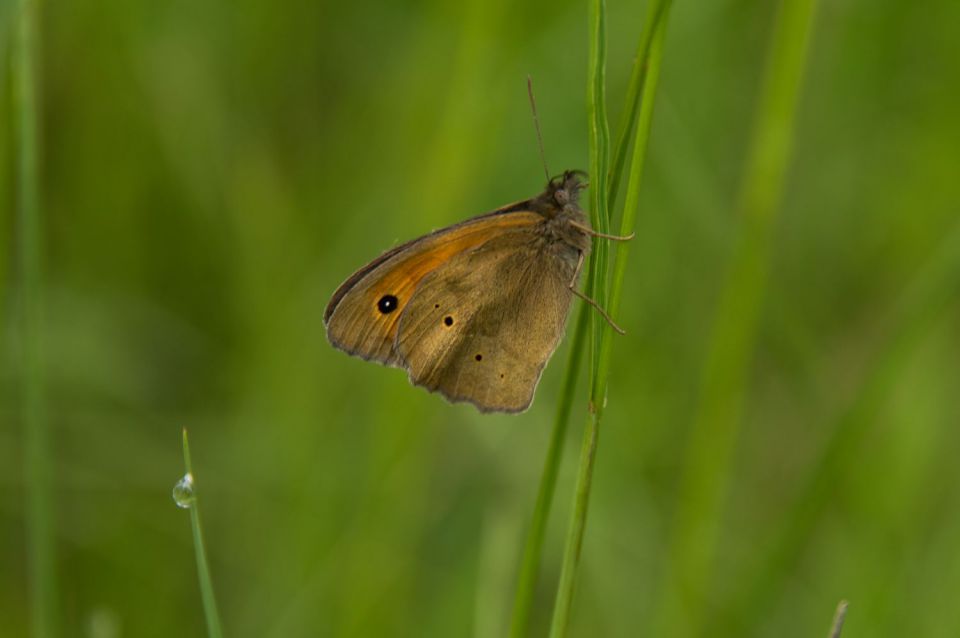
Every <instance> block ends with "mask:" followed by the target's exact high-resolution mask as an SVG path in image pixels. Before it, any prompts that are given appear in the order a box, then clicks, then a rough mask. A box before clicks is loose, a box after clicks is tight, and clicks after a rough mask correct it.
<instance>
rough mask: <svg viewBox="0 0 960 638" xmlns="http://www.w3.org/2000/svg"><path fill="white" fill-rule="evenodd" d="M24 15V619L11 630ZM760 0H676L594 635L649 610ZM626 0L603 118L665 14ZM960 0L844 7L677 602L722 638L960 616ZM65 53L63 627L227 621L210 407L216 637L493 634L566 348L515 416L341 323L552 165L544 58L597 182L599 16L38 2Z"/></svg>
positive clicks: (561, 499)
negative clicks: (690, 582) (204, 579)
mask: <svg viewBox="0 0 960 638" xmlns="http://www.w3.org/2000/svg"><path fill="white" fill-rule="evenodd" d="M9 4H10V3H3V4H2V5H0V7H2V9H0V11H2V13H0V18H3V20H2V21H0V25H2V27H3V28H2V29H0V45H2V47H3V48H2V49H0V53H2V55H3V62H4V63H3V65H0V69H2V72H0V79H2V80H3V81H2V83H0V98H2V99H0V115H2V119H0V123H2V126H0V145H2V146H0V167H2V168H3V171H2V172H0V188H2V191H0V222H2V223H0V238H2V240H3V243H2V246H3V249H2V250H3V252H2V255H3V257H4V259H3V260H2V261H0V275H2V277H3V278H2V280H0V281H2V283H0V295H2V297H0V303H2V306H0V308H2V311H3V320H4V331H3V337H4V342H3V346H4V348H3V355H4V357H3V360H2V364H3V367H2V373H3V377H2V380H3V382H2V385H0V490H2V491H0V539H2V540H3V550H2V551H0V618H2V619H3V629H2V632H3V635H11V636H21V635H27V631H28V629H27V623H28V608H27V600H26V596H27V591H28V589H27V587H26V581H27V565H26V558H25V556H26V553H25V547H26V544H27V539H26V538H25V531H24V525H23V519H24V512H25V504H24V496H23V495H24V485H23V478H22V477H23V469H24V468H23V465H24V463H23V458H22V453H21V450H22V447H23V445H22V444H23V432H22V428H21V427H20V423H19V417H18V415H19V411H18V407H17V406H18V401H19V398H18V381H19V379H18V367H17V359H16V356H15V355H16V350H17V348H16V345H17V344H16V343H15V339H16V331H15V330H14V328H13V325H12V324H13V318H14V317H15V316H16V312H15V311H16V307H17V300H18V295H17V290H16V287H15V286H14V282H15V275H16V273H15V268H14V263H15V261H14V258H13V256H14V254H15V251H17V250H18V246H17V245H16V244H15V241H14V237H16V233H15V230H14V228H15V227H14V222H15V215H14V195H13V184H14V178H13V175H12V170H13V166H14V164H15V162H14V160H13V153H14V150H15V149H14V146H13V144H12V141H11V135H10V134H9V130H10V127H9V125H10V124H12V117H11V98H10V79H9V78H10V74H9V65H8V60H9V42H10V38H9V33H8V24H9V22H8V21H7V18H9V16H10V13H9V11H10V10H9V8H8V5H9ZM774 6H775V3H764V2H742V1H726V0H725V1H723V2H715V3H690V2H686V3H685V2H675V3H674V7H673V10H672V15H671V19H670V27H669V30H668V33H667V38H666V45H665V49H664V55H663V69H662V71H661V76H660V90H659V96H658V104H657V109H656V112H655V115H654V126H653V135H652V139H651V145H650V150H649V156H648V160H647V168H646V177H645V189H644V192H643V194H642V197H641V210H640V217H639V221H638V228H637V231H638V237H637V239H636V240H635V241H634V244H633V245H632V246H631V257H630V263H629V264H628V273H627V285H626V287H625V294H624V297H623V303H622V310H621V314H620V316H619V317H618V321H619V322H620V323H621V324H622V325H623V326H624V327H626V328H627V330H628V333H629V334H628V335H627V336H626V337H623V338H619V339H618V340H617V341H616V342H615V347H614V354H613V360H612V369H611V374H610V391H609V405H608V408H607V413H606V421H605V427H604V432H603V436H602V439H601V442H600V448H599V456H598V460H597V468H596V476H595V481H594V485H593V499H592V504H591V512H590V520H589V523H588V528H587V536H586V540H585V546H584V557H583V562H582V570H581V573H580V576H579V585H578V593H577V598H576V608H575V611H574V620H573V622H574V632H573V633H574V634H575V635H583V636H635V635H638V634H641V633H642V632H643V631H645V630H647V629H649V628H650V627H651V626H652V625H653V623H654V619H656V618H657V614H658V611H659V610H658V609H657V606H658V605H659V604H660V603H661V600H662V596H661V592H662V588H663V586H664V583H666V582H668V580H669V573H668V571H669V563H668V562H667V557H668V555H669V552H668V551H667V550H666V548H667V547H668V546H670V545H671V543H672V536H671V532H672V528H673V526H674V524H675V519H674V515H675V512H676V510H677V507H678V504H677V500H676V496H677V493H678V488H679V485H678V482H679V477H680V476H681V475H683V473H684V472H686V473H691V472H692V473H694V474H695V473H696V472H697V471H698V468H697V467H687V466H684V461H685V460H686V459H687V458H688V457H687V454H686V452H687V450H686V445H687V442H688V438H689V437H688V435H689V433H690V428H691V424H692V423H693V422H694V419H695V415H696V412H697V409H698V405H699V401H700V387H701V381H702V377H703V369H704V361H705V358H706V356H707V350H708V344H709V340H710V338H711V336H712V334H711V327H712V325H713V317H714V315H715V312H716V306H717V301H718V294H719V290H721V288H722V285H723V281H724V273H725V272H726V268H727V264H728V262H729V259H730V256H731V254H732V252H733V251H734V250H735V249H736V246H735V244H734V239H735V238H736V237H737V232H736V229H737V224H738V220H737V218H736V217H735V214H734V210H735V206H736V196H737V189H738V185H739V182H740V178H741V175H742V171H743V162H744V159H745V155H746V148H747V144H748V137H749V131H750V130H751V128H752V126H753V107H754V104H755V100H756V96H757V90H758V82H759V78H760V76H761V73H762V60H763V58H764V55H765V53H766V50H767V44H768V36H769V30H770V25H771V21H772V17H773V11H774ZM608 11H609V19H608V25H609V27H610V29H609V37H610V40H609V48H608V62H609V70H608V78H609V80H610V85H609V87H608V90H609V98H608V101H609V104H610V107H611V109H612V110H613V111H612V113H611V121H613V122H616V121H617V117H618V115H619V113H618V112H617V109H618V108H619V107H620V104H621V102H622V96H623V93H624V90H625V83H626V81H627V77H628V74H629V69H630V64H631V58H632V55H633V53H634V47H635V43H636V38H637V36H638V34H639V30H640V23H641V20H642V19H643V16H644V15H645V14H644V7H643V6H642V5H641V4H631V3H628V2H614V1H612V0H611V2H610V5H609V7H608ZM958 23H960V5H957V4H956V3H953V2H949V1H947V0H938V1H936V2H930V3H925V4H923V5H920V4H911V3H895V2H891V1H886V2H867V1H865V0H851V1H850V2H846V3H839V4H838V3H822V6H821V8H820V12H819V15H818V17H817V22H816V26H815V28H814V36H813V40H812V42H811V46H810V55H811V58H810V60H809V63H808V65H807V73H806V77H805V82H804V85H803V90H802V93H801V101H800V104H799V110H798V120H797V122H796V142H795V144H794V154H793V157H792V160H791V161H790V165H789V169H788V173H787V181H786V189H785V194H784V198H783V201H782V205H781V209H780V213H779V218H778V221H777V224H776V227H775V230H774V237H773V239H772V246H773V250H772V253H771V255H770V262H769V266H768V267H769V273H768V279H767V283H766V287H765V292H764V295H763V303H762V308H761V311H760V317H759V321H758V324H757V326H756V327H755V331H754V335H753V337H754V339H755V341H756V347H755V351H754V355H753V356H752V358H751V362H750V365H749V377H748V379H747V381H746V396H745V400H744V406H743V416H742V424H741V425H740V432H739V436H738V438H737V440H736V448H735V452H734V463H732V465H731V466H730V467H729V468H728V474H727V475H725V476H723V477H711V476H704V477H700V478H701V479H702V480H704V481H710V480H722V481H723V482H725V483H726V484H727V485H728V489H727V490H726V492H725V496H724V499H723V509H722V514H721V518H720V521H719V525H718V528H717V529H716V534H717V535H716V538H714V539H712V540H711V542H712V543H713V544H714V545H715V550H716V552H715V558H714V560H713V568H712V572H711V574H712V575H711V579H710V582H711V586H710V587H709V588H708V593H707V596H706V599H705V600H698V601H695V602H693V603H691V604H694V605H696V608H695V609H689V610H687V611H688V612H690V613H692V614H696V615H697V616H698V617H700V618H702V619H703V623H704V625H703V626H704V635H709V636H722V635H737V636H740V635H769V636H797V637H800V636H812V635H822V634H824V633H825V631H826V627H827V625H828V623H829V619H830V616H831V614H832V610H833V607H834V605H835V604H836V602H837V600H839V599H840V598H841V597H846V598H848V599H849V600H850V601H851V610H850V615H849V617H848V625H847V629H846V631H845V634H844V635H845V636H903V635H924V636H955V635H957V633H958V632H960V611H958V609H957V606H956V605H955V604H954V601H955V600H956V599H957V597H958V595H960V552H958V551H957V548H958V541H957V539H958V538H960V507H958V504H960V469H958V466H957V463H956V461H955V459H954V456H955V455H956V451H957V450H958V449H960V428H958V427H957V426H958V424H960V402H958V400H957V396H956V389H957V386H958V382H960V357H958V353H960V330H958V328H960V322H958V318H960V312H958V311H960V304H958V295H957V293H958V292H960V264H958V262H960V179H958V175H960V154H958V152H957V148H958V146H957V140H960V118H957V113H958V112H960V83H958V82H957V81H956V80H957V78H958V77H960V56H957V55H956V26H955V25H956V24H958ZM41 38H42V48H41V51H40V61H41V68H42V77H41V82H40V91H41V100H42V111H41V123H42V144H41V172H40V176H41V188H42V197H41V201H42V203H43V209H42V213H43V215H44V227H45V230H46V235H45V246H44V272H45V279H46V284H45V289H44V296H45V301H44V303H45V312H46V319H45V322H44V324H43V326H42V331H43V335H44V352H45V355H46V359H47V360H46V361H45V365H44V368H45V373H46V377H47V378H46V384H47V397H48V401H49V406H48V409H47V413H48V416H49V418H50V427H51V431H52V440H53V444H54V449H53V464H54V467H55V468H56V500H55V503H56V508H55V512H54V514H55V516H56V520H57V530H58V536H57V539H58V545H57V550H58V557H59V560H58V568H59V573H60V594H59V598H60V606H61V608H62V614H61V620H62V622H61V624H62V626H63V627H64V633H65V634H66V635H77V636H80V635H83V636H87V635H92V636H102V637H106V636H110V635H115V634H111V633H110V632H111V630H112V629H117V628H119V629H120V630H121V631H122V634H123V635H131V636H170V635H183V636H191V635H193V636H201V635H203V632H204V622H203V618H202V612H201V605H200V598H199V593H198V589H197V581H196V572H195V565H194V557H193V548H192V546H191V534H190V528H189V524H188V522H187V518H186V516H185V515H184V512H182V511H181V510H179V509H177V508H176V507H175V506H174V504H173V502H172V500H171V498H170V489H171V487H172V486H173V483H174V482H175V481H176V480H177V478H178V477H179V476H180V473H181V467H182V465H181V458H180V429H181V427H183V426H187V427H189V428H190V432H191V441H192V450H193V457H194V467H195V474H196V478H197V481H198V484H199V485H200V486H201V489H202V490H203V495H204V496H203V508H204V523H205V535H206V540H207V548H208V552H209V557H210V561H211V567H212V570H213V577H214V581H215V585H216V589H217V594H218V601H219V604H220V611H221V615H222V617H223V621H224V626H225V631H226V633H227V635H233V636H294V635H324V636H368V635H369V636H374V635H402V636H465V635H476V636H483V637H486V636H500V635H502V634H503V631H504V627H505V626H506V621H507V614H508V613H509V609H510V602H511V598H512V594H513V587H514V580H515V570H516V566H517V563H518V558H519V552H520V543H521V541H522V538H523V531H524V526H525V525H526V524H527V522H528V520H529V514H530V510H531V508H532V502H533V497H534V493H535V489H536V483H537V479H538V476H539V472H540V468H541V463H542V460H543V454H544V451H545V443H546V439H547V436H548V431H549V427H550V420H551V418H552V415H553V410H554V406H555V405H556V401H557V394H556V393H557V391H558V387H559V381H560V378H561V372H562V371H561V370H560V368H561V367H562V365H561V362H562V361H564V360H565V355H564V352H565V348H563V347H561V351H560V352H559V353H558V355H557V357H556V358H555V361H554V363H553V364H552V365H551V366H550V367H549V368H548V369H547V372H546V374H545V376H544V380H543V382H542V383H541V387H540V388H539V390H538V396H537V399H536V401H535V404H534V406H533V408H532V409H531V410H530V411H529V412H527V413H525V414H524V415H521V416H481V415H479V414H477V413H476V412H475V411H474V410H473V409H472V408H470V407H467V406H450V405H447V404H445V403H444V402H443V401H442V400H440V399H439V398H437V397H434V396H430V395H427V394H426V393H424V392H423V391H421V390H418V389H415V388H411V387H409V386H408V384H407V382H406V380H405V378H404V375H403V374H401V373H400V372H398V371H395V370H385V369H380V368H377V367H374V366H372V365H370V364H366V363H364V362H361V361H359V360H355V359H349V358H347V357H345V356H344V355H342V354H341V353H339V352H336V351H334V350H333V349H332V348H330V347H329V346H328V344H327V343H326V341H325V338H324V335H323V328H322V324H321V315H322V311H323V307H324V304H325V303H326V300H327V298H328V296H329V294H330V293H331V292H332V290H333V289H334V288H335V287H336V285H337V284H338V283H339V282H340V281H341V280H342V279H343V278H345V277H346V276H347V275H348V274H349V273H350V272H351V271H352V270H353V269H354V268H356V267H359V266H360V265H362V264H363V263H364V262H365V261H366V260H368V259H370V258H372V257H374V256H376V255H377V254H378V253H379V251H381V250H384V249H386V248H387V247H389V246H391V245H393V244H394V243H395V242H396V241H399V240H403V239H409V238H411V237H413V236H416V235H418V234H421V233H423V232H426V231H428V230H430V229H432V228H435V227H438V226H441V225H445V224H448V223H452V222H454V221H458V220H460V219H463V218H464V217H467V216H470V215H473V214H477V213H480V212H483V211H484V210H487V209H490V208H494V207H496V206H498V205H501V204H503V203H505V202H508V201H513V200H516V199H520V198H523V197H527V196H530V195H532V194H534V193H536V192H538V191H539V189H540V188H541V187H542V177H541V171H540V168H539V165H538V164H539V160H538V157H537V150H536V143H535V141H534V136H533V130H532V125H531V122H530V117H529V111H528V106H527V103H526V97H525V86H524V82H525V77H526V74H527V73H529V74H531V75H532V76H533V77H534V80H535V84H536V89H537V93H538V99H539V104H540V111H541V118H542V123H543V128H544V136H545V142H546V147H547V157H548V161H549V162H550V166H551V169H552V170H553V171H555V172H556V171H559V170H561V169H563V168H568V167H569V168H582V167H585V165H586V161H587V144H586V120H585V106H584V91H585V85H586V52H587V47H586V40H587V30H586V6H585V4H584V3H573V2H566V1H564V2H559V3H546V2H535V3H525V4H522V5H514V4H510V3H506V2H503V1H502V0H493V1H488V2H484V1H481V0H470V1H469V2H464V3H446V2H431V3H428V2H420V3H407V4H403V3H388V2H384V3H362V4H360V3H308V2H283V1H280V2H273V3H263V2H250V1H249V0H241V1H239V2H233V3H226V2H185V1H183V0H175V1H174V2H166V3H163V2H161V3H148V2H129V1H127V0H95V1H93V2H80V3H65V4H64V3H61V4H56V3H45V4H44V6H43V16H42V23H41ZM580 392H581V393H583V396H584V397H585V396H586V389H585V388H584V387H583V386H581V389H580ZM584 409H585V406H584V405H583V404H581V405H580V406H579V410H580V414H581V415H582V413H583V410H584ZM580 422H582V421H578V420H575V421H574V423H575V424H578V423H580ZM570 436H571V441H572V442H575V441H578V440H579V431H578V428H576V427H575V428H573V431H572V432H571V434H570ZM569 447H570V449H569V450H568V458H567V461H566V463H565V465H564V474H563V476H562V479H561V484H560V487H559V490H558V498H557V499H556V508H555V509H556V511H555V513H554V516H553V525H552V527H551V530H550V535H549V538H548V542H547V547H546V556H545V560H544V567H543V573H542V575H541V587H540V592H539V595H538V606H537V610H536V613H535V616H534V618H533V621H534V630H535V632H534V633H535V635H537V634H539V633H542V631H543V628H544V627H545V625H546V622H547V620H548V617H549V610H550V607H551V599H552V593H553V588H554V583H555V582H556V578H557V570H558V567H559V562H558V561H559V555H560V549H561V544H562V533H563V528H564V525H563V521H565V520H566V514H567V508H568V507H569V498H568V497H567V495H569V494H570V493H571V489H572V472H573V470H574V465H575V461H574V459H575V456H576V447H577V446H576V445H575V444H574V445H570V446H569ZM668 621H669V619H668ZM668 626H669V622H668Z"/></svg>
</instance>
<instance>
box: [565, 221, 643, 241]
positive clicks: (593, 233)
mask: <svg viewBox="0 0 960 638" xmlns="http://www.w3.org/2000/svg"><path fill="white" fill-rule="evenodd" d="M568 223H569V224H570V225H571V226H573V227H574V228H576V229H577V230H579V231H580V232H582V233H586V234H587V235H590V236H591V237H599V238H601V239H612V240H613V241H630V240H631V239H633V238H634V237H636V236H637V234H636V233H630V234H629V235H608V234H607V233H598V232H597V231H595V230H594V229H592V228H590V227H589V226H584V225H583V224H578V223H577V222H568Z"/></svg>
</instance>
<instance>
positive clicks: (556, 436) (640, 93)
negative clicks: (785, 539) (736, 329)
mask: <svg viewBox="0 0 960 638" xmlns="http://www.w3.org/2000/svg"><path fill="white" fill-rule="evenodd" d="M669 5H670V2H669V0H667V1H666V2H656V1H655V2H653V3H652V4H651V6H650V8H649V11H648V16H649V19H648V22H647V26H646V27H645V28H644V30H643V32H642V33H641V38H640V45H639V47H638V56H637V58H636V59H635V60H634V69H633V72H632V73H631V88H630V90H629V91H628V95H627V108H626V109H625V112H629V113H631V114H632V115H631V116H630V117H629V118H628V119H626V120H625V121H624V122H622V123H621V131H620V134H619V136H618V139H619V140H620V142H619V143H618V153H617V155H618V159H617V160H616V162H615V165H614V167H613V169H612V171H611V172H610V175H611V181H610V182H609V183H608V185H607V188H608V190H609V193H608V201H609V202H612V201H613V200H615V199H616V186H615V183H614V181H613V176H618V175H619V173H620V171H621V170H622V168H623V164H624V161H625V155H626V153H625V152H626V149H627V141H628V140H627V138H628V136H629V134H630V132H631V131H633V125H634V118H636V117H637V112H638V111H637V109H638V106H639V103H640V100H641V97H643V99H644V100H647V99H649V100H650V102H651V103H652V95H653V91H652V90H651V91H649V92H648V91H646V90H644V88H643V87H644V86H645V85H646V83H647V82H646V79H647V78H648V73H647V69H648V68H650V66H651V60H650V56H651V44H652V43H653V42H654V37H653V34H654V33H656V32H658V29H660V33H662V27H660V26H659V25H660V23H661V16H665V14H666V11H667V10H668V8H669ZM657 46H658V47H659V43H658V44H657ZM658 65H659V54H657V59H656V61H655V62H654V63H653V66H655V67H658ZM655 72H656V70H655ZM655 85H656V79H655V76H654V81H653V86H655ZM591 86H593V85H591ZM650 113H652V109H648V117H647V119H646V123H645V126H646V127H647V129H646V130H647V132H648V131H649V122H650V120H649V114H650ZM641 117H642V116H641ZM647 134H648V133H645V134H644V136H643V138H642V140H640V144H639V147H640V148H642V149H644V151H645V149H646V138H647ZM598 146H599V145H598ZM641 154H642V153H641ZM637 166H638V167H642V161H641V162H639V163H638V164H637ZM591 170H594V169H593V167H591ZM637 184H639V181H637ZM596 187H598V188H599V187H601V186H599V185H598V186H596ZM593 210H599V208H598V207H596V206H594V208H593ZM630 219H631V220H633V219H635V215H634V216H632V217H631V218H630ZM623 227H624V228H626V225H624V226H623ZM630 227H632V221H631V225H630ZM628 233H629V230H625V231H624V232H623V234H628ZM618 261H619V258H618ZM593 272H595V271H593ZM622 278H623V274H622V273H621V274H620V283H621V284H622ZM615 281H616V278H615ZM592 284H593V279H592V278H591V279H590V280H588V282H587V294H588V295H591V296H592V295H593V291H592ZM619 285H620V284H617V283H615V284H614V287H615V288H616V287H618V286H619ZM618 295H619V292H618ZM590 312H591V309H590V308H589V306H587V305H585V304H582V305H581V307H580V312H579V313H578V316H577V324H576V329H575V332H574V338H573V342H572V343H571V352H570V361H569V365H568V367H567V372H566V376H565V377H564V383H563V387H562V393H561V402H560V404H559V406H558V410H557V416H556V419H555V421H554V429H553V433H552V435H551V441H550V447H549V450H548V453H547V460H546V462H545V464H544V472H543V476H542V478H541V482H540V489H539V493H538V498H537V505H536V508H535V513H534V519H533V522H532V524H531V527H530V531H529V533H528V535H527V543H526V546H525V549H524V557H523V564H522V567H521V572H520V579H519V585H518V590H517V596H516V599H515V604H514V615H513V620H512V623H511V636H512V637H513V638H519V637H521V636H525V635H526V633H527V627H528V621H529V614H530V607H531V605H532V600H533V593H534V589H535V586H536V576H537V571H538V569H539V563H540V556H541V553H542V545H543V537H544V535H545V531H546V521H547V518H548V516H549V511H550V506H551V503H552V497H553V494H554V491H555V486H556V480H557V474H558V470H559V460H560V457H561V456H562V450H563V441H564V439H565V435H566V431H567V425H568V422H569V417H570V411H571V407H572V397H573V395H574V393H575V390H576V379H577V377H578V375H579V367H580V362H581V360H582V356H581V352H582V347H583V343H584V341H585V334H586V325H587V321H588V319H589V314H590ZM600 409H601V410H602V407H601V408H600ZM594 434H595V431H594ZM595 443H596V439H595V436H593V437H592V438H591V439H590V440H588V441H587V442H586V443H585V447H584V449H586V450H590V451H594V450H595V449H596V445H595ZM590 458H591V460H590V462H588V463H581V469H586V470H588V474H589V475H592V455H591V457H590ZM589 475H588V476H585V478H584V485H587V486H588V485H589V482H590V476H589ZM588 493H589V488H588V489H587V491H586V493H585V494H583V495H582V497H585V496H586V494H588ZM578 502H582V503H583V504H584V506H585V505H586V500H585V498H578ZM585 512H586V510H585V509H584V512H583V513H584V515H585Z"/></svg>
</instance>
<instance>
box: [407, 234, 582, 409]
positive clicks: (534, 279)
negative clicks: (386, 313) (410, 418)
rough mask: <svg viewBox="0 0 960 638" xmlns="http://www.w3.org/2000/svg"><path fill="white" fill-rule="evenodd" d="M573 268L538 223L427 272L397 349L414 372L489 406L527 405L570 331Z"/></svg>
mask: <svg viewBox="0 0 960 638" xmlns="http://www.w3.org/2000/svg"><path fill="white" fill-rule="evenodd" d="M572 276H573V266H572V262H571V261H570V260H569V259H561V258H560V257H558V256H557V255H556V254H555V253H554V252H551V251H548V250H545V249H544V244H543V242H541V241H539V237H538V235H537V233H536V232H535V231H534V229H518V230H517V231H516V232H512V233H507V234H502V235H500V236H498V237H497V238H496V239H492V240H490V241H488V242H486V243H484V244H483V245H482V246H480V247H478V248H476V249H474V250H472V251H468V252H464V253H460V254H457V255H455V256H453V257H451V258H450V259H448V260H447V261H446V262H445V263H443V264H442V265H440V266H438V267H437V268H436V269H435V270H434V271H433V272H431V273H430V274H429V275H427V276H426V277H424V278H423V280H422V281H421V282H420V284H419V286H418V287H417V289H416V291H415V293H414V295H413V298H412V299H411V300H410V302H409V304H408V305H407V306H406V308H405V309H404V311H403V314H402V316H401V317H400V322H399V326H398V329H399V332H398V334H397V354H398V355H399V357H400V359H401V361H402V364H403V366H404V367H405V368H407V370H408V371H409V374H410V380H411V381H412V382H413V383H414V384H416V385H420V386H423V387H425V388H427V389H428V390H431V391H436V392H440V393H441V394H443V395H444V396H445V397H447V398H448V399H450V400H451V401H469V402H470V403H473V404H475V405H476V406H477V407H478V408H480V410H482V411H502V412H519V411H522V410H525V409H526V408H527V407H528V406H529V405H530V402H531V401H532V399H533V394H534V390H535V389H536V386H537V382H538V381H539V379H540V374H541V372H542V371H543V368H544V366H545V365H546V363H547V360H548V359H549V357H550V355H551V354H552V353H553V351H554V349H555V348H556V346H557V343H558V341H559V340H560V337H561V336H562V334H563V328H564V324H565V321H566V316H567V310H568V309H569V306H570V300H571V296H572V293H571V291H570V287H569V286H570V279H571V277H572Z"/></svg>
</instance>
